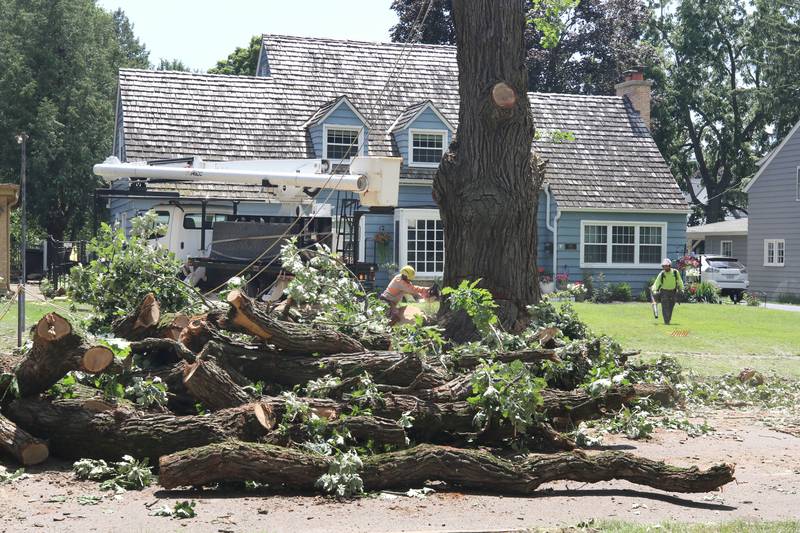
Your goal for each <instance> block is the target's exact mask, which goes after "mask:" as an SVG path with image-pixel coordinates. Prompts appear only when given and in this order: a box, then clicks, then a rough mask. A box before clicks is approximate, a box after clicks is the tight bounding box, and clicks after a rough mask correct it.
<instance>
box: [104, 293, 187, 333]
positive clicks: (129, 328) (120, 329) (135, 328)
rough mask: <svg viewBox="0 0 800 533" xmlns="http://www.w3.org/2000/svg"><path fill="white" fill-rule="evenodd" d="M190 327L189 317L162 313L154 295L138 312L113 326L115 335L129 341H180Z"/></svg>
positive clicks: (140, 305) (144, 300) (147, 298)
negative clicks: (164, 339)
mask: <svg viewBox="0 0 800 533" xmlns="http://www.w3.org/2000/svg"><path fill="white" fill-rule="evenodd" d="M188 325H189V317H187V316H186V315H184V314H181V313H162V312H161V306H160V305H159V304H158V301H157V300H156V297H155V296H154V295H153V293H149V294H147V295H146V296H145V297H144V298H143V299H142V302H141V303H140V304H139V306H138V307H137V308H136V310H135V311H134V312H133V313H131V314H130V315H128V316H125V317H122V318H120V319H118V320H116V321H115V322H114V324H112V326H111V329H112V330H113V332H114V335H116V336H117V337H120V338H122V339H126V340H129V341H139V340H142V339H147V338H167V339H173V340H178V337H179V336H180V333H181V331H183V329H184V328H185V327H186V326H188Z"/></svg>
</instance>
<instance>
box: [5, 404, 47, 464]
mask: <svg viewBox="0 0 800 533" xmlns="http://www.w3.org/2000/svg"><path fill="white" fill-rule="evenodd" d="M0 451H4V452H6V453H7V454H8V455H10V456H12V457H14V459H16V460H17V462H19V463H20V464H22V465H25V466H28V465H38V464H39V463H43V462H44V461H46V460H47V457H48V456H49V455H50V451H49V450H48V448H47V444H46V443H45V442H44V441H42V440H40V439H37V438H36V437H34V436H32V435H30V434H29V433H28V432H26V431H24V430H22V429H20V428H18V427H17V425H16V424H15V423H14V422H12V421H11V420H9V419H8V418H6V417H4V416H3V415H0Z"/></svg>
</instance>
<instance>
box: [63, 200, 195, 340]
mask: <svg viewBox="0 0 800 533" xmlns="http://www.w3.org/2000/svg"><path fill="white" fill-rule="evenodd" d="M131 222H132V225H133V228H132V230H131V236H130V238H129V239H126V238H125V233H124V232H123V230H122V229H121V228H116V227H115V228H112V227H111V226H109V225H108V224H102V225H101V226H100V232H99V234H98V235H97V237H95V238H94V239H92V240H91V241H90V242H89V244H88V246H87V251H88V252H89V253H90V254H91V255H92V256H93V257H95V259H93V260H92V261H91V262H89V264H88V265H78V266H76V267H74V268H73V269H72V270H71V271H70V276H69V282H68V287H67V293H68V295H69V296H70V298H72V299H73V300H74V301H76V302H79V303H86V304H89V305H91V306H93V307H94V309H95V311H96V312H97V314H96V316H94V317H93V318H92V320H91V322H90V324H89V325H88V326H89V329H90V330H92V331H95V332H97V331H107V330H108V329H109V328H110V326H111V322H112V321H113V320H114V319H115V318H117V317H119V316H122V315H125V314H126V313H128V312H130V311H132V310H133V309H135V308H136V306H137V305H139V303H140V302H141V301H142V298H144V296H145V295H146V294H147V293H149V292H152V293H153V294H154V295H155V297H156V300H158V303H159V304H160V305H161V311H162V312H166V313H170V312H176V311H179V310H181V309H186V308H189V307H190V304H191V303H192V302H193V301H196V300H195V294H196V293H195V292H194V290H193V289H191V288H190V287H188V286H186V285H185V284H183V283H182V282H181V280H180V279H179V278H178V275H179V274H180V270H181V261H180V260H179V259H178V258H176V257H175V254H173V253H172V252H170V251H169V250H167V249H165V248H162V247H160V246H158V245H156V244H154V243H151V242H150V241H149V240H148V237H149V236H150V235H152V234H154V233H158V232H159V230H162V231H163V228H162V227H161V226H162V225H159V224H158V219H157V216H156V214H155V213H154V212H152V211H149V212H148V213H145V214H144V215H142V216H140V217H136V218H134V219H133V220H132V221H131Z"/></svg>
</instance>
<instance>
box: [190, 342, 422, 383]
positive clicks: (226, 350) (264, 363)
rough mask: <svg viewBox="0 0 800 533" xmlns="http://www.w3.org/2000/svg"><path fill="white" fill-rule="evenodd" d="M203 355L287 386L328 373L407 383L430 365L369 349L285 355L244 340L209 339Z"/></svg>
mask: <svg viewBox="0 0 800 533" xmlns="http://www.w3.org/2000/svg"><path fill="white" fill-rule="evenodd" d="M202 356H203V357H213V358H214V359H215V360H216V361H217V363H218V364H219V365H220V366H221V367H222V368H224V369H225V370H227V371H228V372H229V373H230V372H236V373H238V374H241V375H243V376H246V377H248V378H249V379H251V380H252V381H254V382H255V381H264V382H267V383H275V384H278V385H282V386H285V387H293V386H295V385H304V384H306V383H308V381H310V380H312V379H318V378H321V377H323V376H325V375H327V374H331V375H334V376H339V377H341V378H343V379H344V378H349V377H356V376H359V375H361V374H363V373H364V372H369V373H370V375H371V376H372V378H373V379H374V380H375V381H376V382H378V383H385V384H388V385H399V386H407V385H410V384H411V383H412V382H413V381H414V380H415V379H416V377H417V376H418V375H419V374H420V373H421V372H423V370H424V369H425V368H426V367H425V365H423V363H422V362H421V361H420V360H419V358H418V357H416V356H414V355H406V354H399V353H397V352H368V353H358V354H349V355H335V356H328V357H313V356H294V355H284V354H282V353H281V352H276V351H274V350H269V349H267V348H264V347H263V346H254V345H249V344H242V343H231V344H226V345H221V344H219V343H217V342H215V341H211V342H209V343H208V344H207V345H206V347H205V349H204V351H203V355H202Z"/></svg>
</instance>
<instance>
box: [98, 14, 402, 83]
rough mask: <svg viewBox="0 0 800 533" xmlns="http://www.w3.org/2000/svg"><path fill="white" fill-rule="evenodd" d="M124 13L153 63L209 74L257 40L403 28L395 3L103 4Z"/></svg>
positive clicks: (384, 35) (377, 36)
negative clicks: (163, 61)
mask: <svg viewBox="0 0 800 533" xmlns="http://www.w3.org/2000/svg"><path fill="white" fill-rule="evenodd" d="M97 3H98V4H99V5H100V6H102V7H103V8H105V9H107V10H109V11H113V10H115V9H117V8H122V10H123V11H125V14H126V15H127V16H128V18H129V19H130V21H131V22H132V23H133V31H134V33H135V34H136V36H137V37H139V41H140V42H142V43H144V44H145V46H146V47H147V49H148V50H150V63H155V64H158V62H159V60H160V59H162V58H163V59H170V60H171V59H180V60H181V61H183V63H184V64H185V65H186V66H187V67H189V68H191V69H193V70H194V69H199V70H203V71H205V70H208V69H209V68H211V67H213V66H214V65H216V63H217V61H219V60H220V59H223V58H225V57H227V56H228V54H230V53H231V52H233V51H234V49H235V48H236V47H237V46H238V47H244V46H247V44H248V43H249V42H250V38H251V37H252V36H253V35H260V34H262V33H277V34H282V35H297V36H303V37H334V38H340V39H354V40H365V41H388V40H389V28H391V27H392V26H393V25H394V24H396V23H397V16H396V15H395V13H394V11H392V10H391V9H390V7H389V6H390V5H391V3H392V0H227V1H221V0H98V2H97Z"/></svg>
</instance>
